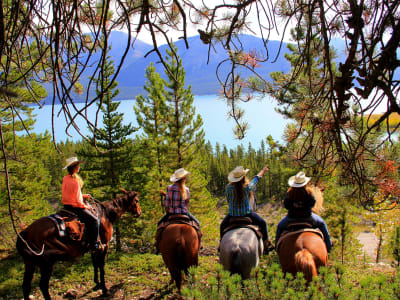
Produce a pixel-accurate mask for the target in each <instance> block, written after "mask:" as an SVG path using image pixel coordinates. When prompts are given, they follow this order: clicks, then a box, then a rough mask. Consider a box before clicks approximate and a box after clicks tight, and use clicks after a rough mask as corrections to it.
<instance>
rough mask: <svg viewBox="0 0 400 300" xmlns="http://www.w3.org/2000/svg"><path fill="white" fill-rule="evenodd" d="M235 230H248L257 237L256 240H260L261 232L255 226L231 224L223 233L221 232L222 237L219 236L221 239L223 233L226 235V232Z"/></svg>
mask: <svg viewBox="0 0 400 300" xmlns="http://www.w3.org/2000/svg"><path fill="white" fill-rule="evenodd" d="M236 228H249V229H251V230H253V231H254V233H255V234H256V235H257V237H258V238H262V233H261V230H260V228H259V227H258V226H257V225H253V224H239V223H236V224H231V225H229V226H228V227H226V228H225V229H224V231H223V232H222V235H221V239H222V237H223V236H224V234H225V233H227V232H228V231H230V230H232V229H236Z"/></svg>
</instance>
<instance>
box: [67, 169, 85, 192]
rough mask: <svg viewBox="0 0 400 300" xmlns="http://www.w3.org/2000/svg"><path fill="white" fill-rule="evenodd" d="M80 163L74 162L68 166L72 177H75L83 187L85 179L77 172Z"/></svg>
mask: <svg viewBox="0 0 400 300" xmlns="http://www.w3.org/2000/svg"><path fill="white" fill-rule="evenodd" d="M78 165H79V164H74V165H71V166H68V167H67V171H68V174H69V175H71V177H72V178H74V179H75V180H76V181H78V183H79V186H80V187H81V188H82V187H83V180H82V177H81V176H79V175H78V173H75V169H76V168H77V167H78Z"/></svg>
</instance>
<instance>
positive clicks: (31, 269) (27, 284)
mask: <svg viewBox="0 0 400 300" xmlns="http://www.w3.org/2000/svg"><path fill="white" fill-rule="evenodd" d="M34 273H35V264H34V263H33V262H31V261H28V260H25V273H24V281H23V283H22V291H23V293H24V299H25V300H28V299H29V293H30V292H31V284H32V279H33V274H34Z"/></svg>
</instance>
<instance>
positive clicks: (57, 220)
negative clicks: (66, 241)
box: [48, 214, 66, 237]
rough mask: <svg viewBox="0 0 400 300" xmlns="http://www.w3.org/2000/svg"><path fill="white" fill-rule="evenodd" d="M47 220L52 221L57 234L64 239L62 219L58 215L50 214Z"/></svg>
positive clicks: (64, 232)
mask: <svg viewBox="0 0 400 300" xmlns="http://www.w3.org/2000/svg"><path fill="white" fill-rule="evenodd" d="M48 218H49V219H50V220H52V221H53V222H54V224H55V225H56V228H57V230H58V234H59V235H60V237H65V236H66V231H65V222H64V219H63V218H62V217H61V216H59V215H58V214H52V215H50V216H48Z"/></svg>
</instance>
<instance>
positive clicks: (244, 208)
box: [226, 175, 260, 217]
mask: <svg viewBox="0 0 400 300" xmlns="http://www.w3.org/2000/svg"><path fill="white" fill-rule="evenodd" d="M259 179H260V178H259V177H258V176H257V175H256V176H255V177H254V178H253V180H252V181H250V183H249V184H248V185H247V186H245V188H244V199H243V201H242V203H241V204H240V205H239V203H238V202H237V200H236V198H235V187H234V185H232V184H228V185H227V186H226V200H227V201H228V203H229V213H228V214H229V215H230V216H235V217H238V216H244V215H247V214H249V213H251V209H250V203H249V194H250V192H251V191H253V192H254V191H255V189H256V185H257V183H258V181H259Z"/></svg>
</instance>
